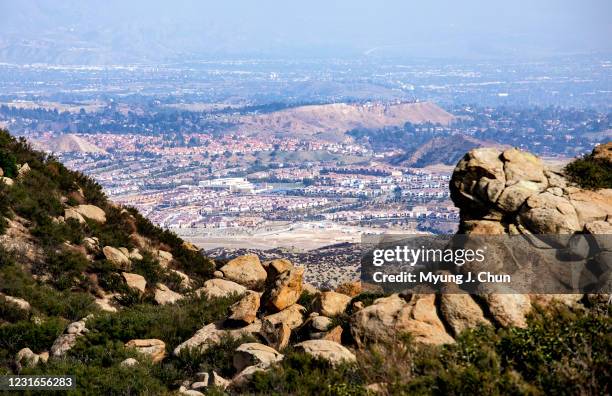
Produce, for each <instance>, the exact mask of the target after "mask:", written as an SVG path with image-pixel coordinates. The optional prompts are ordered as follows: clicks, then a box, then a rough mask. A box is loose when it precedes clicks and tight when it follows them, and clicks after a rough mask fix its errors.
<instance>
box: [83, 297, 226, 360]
mask: <svg viewBox="0 0 612 396" xmlns="http://www.w3.org/2000/svg"><path fill="white" fill-rule="evenodd" d="M236 300H237V297H233V298H223V299H215V300H209V299H207V298H206V297H201V298H196V297H194V298H189V299H184V300H181V301H180V302H178V303H176V304H172V305H162V306H155V305H150V304H138V305H135V306H132V307H129V308H126V309H123V310H121V311H119V312H117V313H114V314H103V315H99V316H97V317H96V318H94V319H93V320H91V321H90V322H89V323H88V328H89V329H90V330H92V334H96V333H99V334H102V335H105V337H107V339H109V340H117V339H118V340H121V341H123V342H127V341H129V340H131V339H134V338H158V339H161V340H163V341H164V342H165V343H166V345H167V347H168V348H169V350H170V349H174V347H176V346H177V345H178V344H180V343H181V342H183V341H185V340H186V339H188V338H190V337H191V336H192V335H193V334H194V333H195V332H196V331H197V330H199V329H200V328H202V327H203V326H204V325H206V324H208V323H212V322H215V321H218V320H221V319H225V318H226V317H227V311H228V308H229V306H230V305H231V304H232V303H233V302H235V301H236Z"/></svg>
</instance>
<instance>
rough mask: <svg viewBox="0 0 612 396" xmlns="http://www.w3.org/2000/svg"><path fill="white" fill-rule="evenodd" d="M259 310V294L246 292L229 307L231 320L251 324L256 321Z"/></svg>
mask: <svg viewBox="0 0 612 396" xmlns="http://www.w3.org/2000/svg"><path fill="white" fill-rule="evenodd" d="M258 309H259V293H257V292H254V291H250V290H249V291H247V292H246V293H245V294H244V296H243V297H242V298H241V299H240V300H239V301H237V302H236V303H235V304H233V305H232V306H231V307H230V313H231V314H230V316H229V319H231V320H238V321H242V322H245V323H247V324H248V323H253V322H254V321H255V319H257V310H258Z"/></svg>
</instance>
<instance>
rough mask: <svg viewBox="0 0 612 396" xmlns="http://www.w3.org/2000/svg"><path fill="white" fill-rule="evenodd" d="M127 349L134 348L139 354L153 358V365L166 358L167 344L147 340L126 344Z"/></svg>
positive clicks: (156, 340)
mask: <svg viewBox="0 0 612 396" xmlns="http://www.w3.org/2000/svg"><path fill="white" fill-rule="evenodd" d="M125 347H126V348H134V349H135V350H136V351H138V352H139V353H142V354H143V355H146V356H148V357H149V358H151V361H152V362H153V363H157V362H160V361H162V360H163V359H164V357H166V343H165V342H163V341H162V340H158V339H155V338H152V339H146V340H130V341H128V342H126V343H125Z"/></svg>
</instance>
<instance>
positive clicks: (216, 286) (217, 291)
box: [195, 278, 247, 298]
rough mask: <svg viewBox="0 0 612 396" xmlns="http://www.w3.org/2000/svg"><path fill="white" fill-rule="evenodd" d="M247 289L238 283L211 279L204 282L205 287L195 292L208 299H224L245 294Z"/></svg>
mask: <svg viewBox="0 0 612 396" xmlns="http://www.w3.org/2000/svg"><path fill="white" fill-rule="evenodd" d="M246 291H247V288H246V287H244V286H242V285H239V284H238V283H236V282H232V281H229V280H225V279H217V278H215V279H209V280H207V281H206V282H204V286H202V287H201V288H199V289H198V290H196V291H195V293H196V294H197V295H198V296H199V295H200V294H204V295H205V296H207V297H208V298H222V297H229V296H231V295H233V294H238V295H240V294H244V292H246Z"/></svg>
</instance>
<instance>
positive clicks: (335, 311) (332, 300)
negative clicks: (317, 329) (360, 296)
mask: <svg viewBox="0 0 612 396" xmlns="http://www.w3.org/2000/svg"><path fill="white" fill-rule="evenodd" d="M350 301H351V298H350V297H349V296H347V295H345V294H341V293H336V292H333V291H327V292H321V293H319V296H318V297H317V300H316V302H315V307H316V308H315V309H316V310H317V311H318V312H319V313H320V314H321V315H324V316H337V315H340V314H342V313H344V311H346V307H347V305H348V303H349V302H350Z"/></svg>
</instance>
